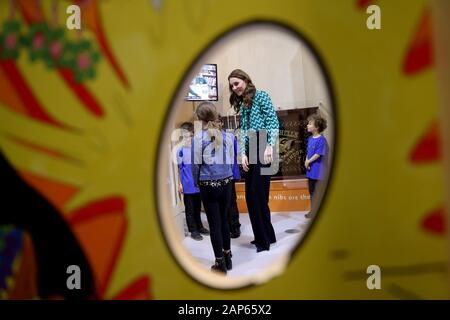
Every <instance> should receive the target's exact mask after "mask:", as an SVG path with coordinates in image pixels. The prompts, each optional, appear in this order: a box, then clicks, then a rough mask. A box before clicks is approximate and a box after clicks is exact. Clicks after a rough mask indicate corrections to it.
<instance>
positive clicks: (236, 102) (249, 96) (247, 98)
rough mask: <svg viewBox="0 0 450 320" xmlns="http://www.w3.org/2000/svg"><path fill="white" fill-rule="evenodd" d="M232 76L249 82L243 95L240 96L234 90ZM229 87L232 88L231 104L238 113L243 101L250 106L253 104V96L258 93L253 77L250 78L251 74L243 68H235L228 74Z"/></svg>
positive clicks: (246, 105)
mask: <svg viewBox="0 0 450 320" xmlns="http://www.w3.org/2000/svg"><path fill="white" fill-rule="evenodd" d="M230 78H238V79H241V80H243V81H245V83H246V84H247V86H246V88H245V90H244V92H243V93H242V96H238V95H237V94H236V93H234V92H233V89H232V87H231V84H230ZM228 87H229V88H230V93H231V94H230V104H231V106H232V107H233V108H234V110H235V111H236V113H239V109H240V107H241V103H242V102H243V104H244V106H245V107H248V108H250V107H251V106H252V102H253V97H254V96H255V93H256V87H255V85H254V84H253V82H252V79H250V76H249V75H248V74H247V73H245V72H244V71H242V70H241V69H235V70H233V71H231V73H230V75H229V76H228Z"/></svg>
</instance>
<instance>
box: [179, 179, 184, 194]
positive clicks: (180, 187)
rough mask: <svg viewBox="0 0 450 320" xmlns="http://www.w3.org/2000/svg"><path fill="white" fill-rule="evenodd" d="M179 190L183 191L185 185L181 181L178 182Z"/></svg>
mask: <svg viewBox="0 0 450 320" xmlns="http://www.w3.org/2000/svg"><path fill="white" fill-rule="evenodd" d="M178 192H179V193H183V185H182V184H181V182H179V183H178Z"/></svg>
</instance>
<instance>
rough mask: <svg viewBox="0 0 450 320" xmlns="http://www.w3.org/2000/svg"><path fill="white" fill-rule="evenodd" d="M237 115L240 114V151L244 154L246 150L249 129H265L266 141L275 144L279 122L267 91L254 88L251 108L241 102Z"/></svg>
mask: <svg viewBox="0 0 450 320" xmlns="http://www.w3.org/2000/svg"><path fill="white" fill-rule="evenodd" d="M239 115H240V116H241V120H240V121H241V132H240V151H241V154H246V151H247V150H248V132H249V131H250V130H254V131H258V130H263V129H266V130H267V136H268V139H267V142H268V143H269V144H270V145H272V146H273V145H275V141H276V139H277V136H278V130H279V126H280V125H279V123H278V118H277V114H276V113H275V108H274V107H273V104H272V100H271V99H270V96H269V95H268V94H267V92H265V91H262V90H256V93H255V96H254V97H253V103H252V107H251V108H247V107H245V106H243V105H242V104H241V107H240V111H239Z"/></svg>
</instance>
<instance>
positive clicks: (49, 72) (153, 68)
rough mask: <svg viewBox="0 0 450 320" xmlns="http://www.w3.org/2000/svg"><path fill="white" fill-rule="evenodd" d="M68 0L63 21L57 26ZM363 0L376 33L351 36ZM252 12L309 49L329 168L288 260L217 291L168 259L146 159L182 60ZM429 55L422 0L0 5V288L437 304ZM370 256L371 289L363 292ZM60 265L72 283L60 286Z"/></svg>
mask: <svg viewBox="0 0 450 320" xmlns="http://www.w3.org/2000/svg"><path fill="white" fill-rule="evenodd" d="M71 4H77V5H79V6H80V8H81V19H82V29H81V30H68V29H67V28H66V27H65V23H66V19H67V17H68V14H67V13H66V8H67V6H69V5H71ZM369 4H377V5H379V6H380V7H381V9H382V24H383V27H382V29H381V30H368V29H367V28H366V18H367V14H366V12H365V8H366V7H367V6H368V5H369ZM237 5H238V6H239V7H240V10H236V6H237ZM254 20H264V21H276V22H280V23H283V24H286V25H288V26H289V27H291V28H292V29H293V30H294V31H296V32H298V33H299V34H300V35H301V36H304V37H305V38H307V39H308V41H309V42H310V43H311V44H312V45H313V46H314V47H315V49H316V50H317V52H318V53H319V54H320V58H321V61H322V62H323V63H324V66H325V68H326V69H327V72H328V74H329V75H330V81H331V83H332V86H333V91H334V92H333V93H334V95H335V100H336V101H335V102H336V115H337V118H336V128H337V137H336V146H337V150H336V164H335V167H334V172H333V174H332V180H331V182H330V186H329V189H328V191H327V196H326V199H325V201H324V203H323V206H322V207H321V211H320V216H319V218H318V219H317V220H316V221H315V222H314V224H313V226H312V230H311V232H310V233H309V234H308V237H307V238H306V239H305V241H303V242H302V244H301V246H300V247H299V248H298V249H297V251H296V253H295V255H294V256H293V257H292V260H291V262H290V265H289V267H288V268H287V269H286V270H285V271H284V272H283V273H282V274H281V275H280V276H279V277H277V278H275V279H273V280H271V281H269V282H267V283H265V284H262V285H259V286H254V287H251V288H247V289H245V290H228V291H221V290H217V289H211V288H207V287H205V286H203V285H202V284H200V283H197V282H195V281H194V280H193V279H191V278H190V277H189V276H188V274H187V273H185V272H184V271H183V270H182V269H181V267H180V266H179V265H178V264H177V262H176V261H175V259H174V258H173V256H172V255H171V253H170V252H169V249H168V247H167V245H166V240H165V239H164V235H163V233H162V231H161V226H160V224H159V219H158V212H157V209H156V208H157V206H156V202H157V200H158V199H155V187H154V179H155V177H156V176H157V174H158V168H156V167H155V163H156V158H157V152H158V141H159V133H160V132H161V130H162V128H163V126H164V121H165V116H166V113H167V112H168V108H169V107H170V106H169V104H170V101H171V99H172V97H173V96H174V95H175V94H176V92H175V90H176V88H177V86H178V85H179V83H180V82H181V81H182V80H183V79H182V77H183V75H184V74H185V72H186V70H187V69H188V68H189V66H190V64H191V63H192V61H194V60H195V59H196V58H197V57H198V55H199V53H201V52H202V50H204V49H205V48H207V47H208V45H209V44H210V43H211V42H212V41H213V40H214V39H216V38H217V37H219V36H220V35H222V34H224V33H225V32H226V31H229V30H231V29H233V28H236V27H238V26H239V25H241V24H244V23H248V22H250V21H254ZM432 48H433V46H432V38H431V13H430V10H429V9H428V2H427V1H425V0H416V1H406V0H399V1H395V3H394V2H392V1H387V0H373V1H361V0H357V1H355V0H345V1H339V2H330V1H328V0H320V1H296V0H292V1H291V0H287V1H285V2H284V4H283V5H282V6H280V5H279V3H277V2H276V1H275V2H272V1H267V2H261V1H257V0H249V1H245V2H242V1H241V2H230V1H214V2H211V1H209V0H200V1H197V2H195V4H193V5H192V6H191V7H190V8H189V10H186V5H183V2H182V1H180V2H178V1H161V2H160V5H156V4H155V3H154V2H151V1H146V0H135V1H129V2H127V4H124V2H123V1H118V0H117V1H115V0H110V1H102V0H97V1H96V0H78V1H56V0H54V1H52V0H40V1H39V0H12V1H0V199H1V204H0V257H1V259H0V298H2V299H3V298H5V299H7V298H10V299H72V298H74V299H316V298H332V299H340V298H343V299H352V298H366V299H381V298H383V299H398V298H425V299H427V298H448V269H447V262H448V251H447V230H446V228H445V220H446V219H445V215H444V209H443V205H442V203H443V184H442V178H441V177H442V167H441V152H440V138H439V118H438V111H437V110H438V108H437V98H436V80H435V75H434V68H435V65H434V61H433V50H432ZM218 68H219V72H227V71H226V70H220V66H218ZM163 214H164V213H163ZM372 264H376V265H379V266H380V267H381V270H382V277H383V280H382V281H383V282H382V283H383V287H382V290H368V289H367V287H366V279H367V277H368V274H367V272H366V268H367V267H368V266H369V265H372ZM69 265H78V266H79V267H80V269H81V274H82V290H69V289H68V288H67V286H66V279H67V277H68V274H67V272H66V271H67V267H68V266H69Z"/></svg>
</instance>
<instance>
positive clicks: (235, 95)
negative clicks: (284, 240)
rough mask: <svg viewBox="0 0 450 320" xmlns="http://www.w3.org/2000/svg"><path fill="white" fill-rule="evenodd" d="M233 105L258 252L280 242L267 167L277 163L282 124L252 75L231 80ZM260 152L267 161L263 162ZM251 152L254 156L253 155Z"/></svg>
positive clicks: (236, 72)
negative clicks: (275, 154) (275, 149)
mask: <svg viewBox="0 0 450 320" xmlns="http://www.w3.org/2000/svg"><path fill="white" fill-rule="evenodd" d="M228 82H229V87H230V104H231V105H232V106H233V108H234V109H235V110H236V112H238V113H239V115H240V130H241V133H240V153H241V157H242V168H243V169H244V171H245V172H246V175H245V200H246V202H247V208H248V211H249V212H248V213H249V216H250V222H251V224H252V229H253V234H254V236H255V240H254V241H252V243H253V244H255V245H256V252H260V251H265V250H269V249H270V244H271V243H274V242H276V238H275V231H274V229H273V226H272V222H271V217H270V209H269V191H270V175H268V174H267V173H266V172H262V170H261V169H262V168H263V167H267V166H270V163H271V162H272V161H273V147H274V145H275V142H276V139H277V136H278V129H279V123H278V118H277V115H276V113H275V109H274V107H273V104H272V100H271V99H270V97H269V95H268V94H267V93H266V92H264V91H262V90H257V89H256V87H255V85H254V84H253V83H252V80H251V79H250V77H249V75H248V74H247V73H245V72H244V71H242V70H240V69H236V70H233V71H232V72H231V73H230V75H229V76H228ZM260 150H261V151H262V150H264V157H263V159H260V156H259V155H260ZM249 151H250V152H251V154H250V153H249Z"/></svg>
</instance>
